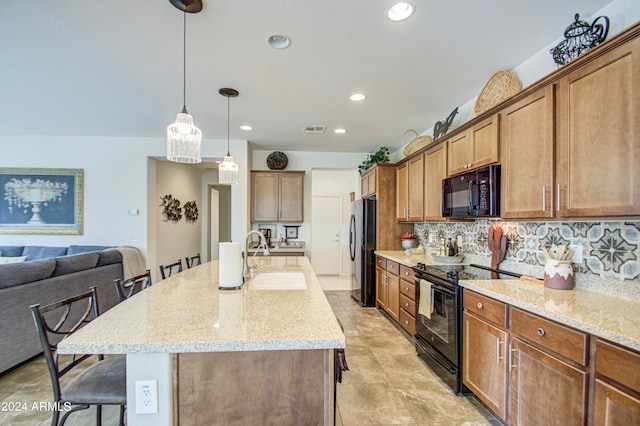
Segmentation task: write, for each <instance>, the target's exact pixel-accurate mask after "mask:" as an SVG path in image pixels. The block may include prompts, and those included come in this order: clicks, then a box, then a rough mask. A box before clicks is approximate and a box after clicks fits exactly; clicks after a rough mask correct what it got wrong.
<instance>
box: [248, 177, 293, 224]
mask: <svg viewBox="0 0 640 426" xmlns="http://www.w3.org/2000/svg"><path fill="white" fill-rule="evenodd" d="M303 204H304V172H303V171H290V172H274V171H266V170H265V171H256V170H252V171H251V221H252V222H267V221H268V222H302V220H303V212H304V211H303Z"/></svg>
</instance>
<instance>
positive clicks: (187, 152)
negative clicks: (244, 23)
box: [167, 0, 202, 163]
mask: <svg viewBox="0 0 640 426" xmlns="http://www.w3.org/2000/svg"><path fill="white" fill-rule="evenodd" d="M169 1H170V2H171V4H172V5H174V6H175V7H176V8H177V9H179V10H181V11H182V12H183V14H184V17H183V38H182V111H181V112H179V113H178V115H177V116H176V121H175V123H173V124H170V125H169V126H167V160H170V161H175V162H177V163H200V162H201V161H202V155H201V149H202V131H201V130H200V129H198V128H197V127H196V125H195V124H194V122H193V117H192V116H191V114H189V113H188V112H187V103H186V93H187V12H188V13H198V12H200V11H201V10H202V1H201V0H169Z"/></svg>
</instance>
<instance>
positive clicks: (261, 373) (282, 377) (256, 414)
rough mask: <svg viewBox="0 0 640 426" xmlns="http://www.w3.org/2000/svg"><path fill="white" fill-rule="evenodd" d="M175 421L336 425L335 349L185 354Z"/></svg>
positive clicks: (179, 365)
mask: <svg viewBox="0 0 640 426" xmlns="http://www.w3.org/2000/svg"><path fill="white" fill-rule="evenodd" d="M175 363H176V364H175V370H174V371H175V377H174V386H175V387H174V416H175V417H174V424H179V425H180V426H185V425H202V424H209V425H214V424H277V425H301V424H304V425H333V424H334V400H335V399H334V395H335V384H334V350H333V349H327V350H291V351H257V352H213V353H211V352H199V353H181V354H177V355H176V357H175Z"/></svg>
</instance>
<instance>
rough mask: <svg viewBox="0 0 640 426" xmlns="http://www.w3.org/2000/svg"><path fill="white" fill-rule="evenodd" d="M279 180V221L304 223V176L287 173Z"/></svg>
mask: <svg viewBox="0 0 640 426" xmlns="http://www.w3.org/2000/svg"><path fill="white" fill-rule="evenodd" d="M279 179H280V180H279V186H280V191H279V198H278V203H279V205H280V211H279V215H278V216H279V220H280V221H281V222H302V220H303V208H302V206H303V182H304V175H302V174H299V173H295V174H294V173H291V174H288V173H286V174H281V175H280V176H279Z"/></svg>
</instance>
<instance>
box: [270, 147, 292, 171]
mask: <svg viewBox="0 0 640 426" xmlns="http://www.w3.org/2000/svg"><path fill="white" fill-rule="evenodd" d="M287 164H289V159H288V158H287V155H286V154H285V153H284V152H281V151H273V152H272V153H271V154H269V156H268V157H267V167H269V169H270V170H284V169H285V168H286V167H287Z"/></svg>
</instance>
